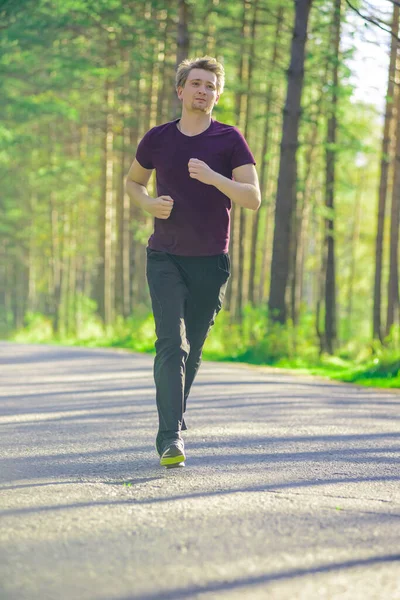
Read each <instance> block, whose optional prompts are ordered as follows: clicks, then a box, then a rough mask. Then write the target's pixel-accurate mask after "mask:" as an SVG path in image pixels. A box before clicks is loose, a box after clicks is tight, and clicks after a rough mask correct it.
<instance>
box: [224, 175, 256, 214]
mask: <svg viewBox="0 0 400 600" xmlns="http://www.w3.org/2000/svg"><path fill="white" fill-rule="evenodd" d="M215 175H216V177H215V183H214V184H213V185H214V186H215V187H216V188H217V189H218V190H219V191H220V192H222V193H223V194H225V196H228V198H230V199H231V200H232V202H235V204H239V206H243V208H250V209H251V210H257V209H258V208H259V206H260V203H261V198H260V191H259V189H258V188H257V187H256V186H255V185H252V184H251V183H240V182H239V181H233V179H228V178H227V177H224V176H223V175H221V174H220V173H216V174H215Z"/></svg>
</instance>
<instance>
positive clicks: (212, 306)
mask: <svg viewBox="0 0 400 600" xmlns="http://www.w3.org/2000/svg"><path fill="white" fill-rule="evenodd" d="M229 275H230V259H229V255H228V254H218V255H215V256H177V255H176V254H167V253H166V252H158V251H156V250H151V249H150V248H147V281H148V284H149V289H150V296H151V301H152V307H153V314H154V320H155V325H156V336H157V340H156V344H155V347H156V357H155V360H154V381H155V384H156V401H157V410H158V418H159V430H158V435H157V446H158V448H161V447H162V446H163V445H164V444H165V443H166V442H168V441H172V440H174V439H178V438H180V431H181V426H182V419H183V413H184V412H185V411H186V401H187V398H188V396H189V392H190V388H191V386H192V383H193V381H194V378H195V376H196V373H197V371H198V369H199V366H200V363H201V355H202V350H203V345H204V342H205V340H206V338H207V335H208V332H209V331H210V328H211V326H212V325H213V324H214V319H215V317H216V315H217V314H218V313H219V311H220V310H221V307H222V302H223V299H224V296H225V291H226V286H227V283H228V279H229Z"/></svg>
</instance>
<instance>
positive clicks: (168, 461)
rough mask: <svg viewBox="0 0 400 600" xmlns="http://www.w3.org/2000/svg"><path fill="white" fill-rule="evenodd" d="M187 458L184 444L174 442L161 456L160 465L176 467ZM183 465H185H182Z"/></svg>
mask: <svg viewBox="0 0 400 600" xmlns="http://www.w3.org/2000/svg"><path fill="white" fill-rule="evenodd" d="M185 460H186V456H185V453H184V451H183V445H182V444H179V445H177V444H174V443H172V444H171V445H170V446H168V448H166V449H165V450H164V452H163V453H162V455H161V458H160V465H161V466H162V467H175V466H178V465H180V464H182V463H184V462H185ZM182 466H183V465H182Z"/></svg>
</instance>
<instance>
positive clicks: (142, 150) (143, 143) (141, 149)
mask: <svg viewBox="0 0 400 600" xmlns="http://www.w3.org/2000/svg"><path fill="white" fill-rule="evenodd" d="M152 146H153V144H152V129H150V131H148V132H147V133H146V134H145V135H144V137H143V138H142V139H141V140H140V142H139V145H138V147H137V150H136V160H137V161H138V163H139V164H140V165H141V166H142V167H143V168H144V169H154V165H153V160H152V153H153V147H152Z"/></svg>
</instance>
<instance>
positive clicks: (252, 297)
mask: <svg viewBox="0 0 400 600" xmlns="http://www.w3.org/2000/svg"><path fill="white" fill-rule="evenodd" d="M283 16H284V8H283V7H282V6H280V7H279V9H278V14H277V21H276V31H275V35H274V40H275V41H274V45H273V50H272V58H271V63H270V64H271V67H273V66H274V65H275V64H276V62H277V60H278V56H279V41H278V40H279V38H280V34H281V29H282V24H283ZM273 89H274V85H273V82H272V81H270V83H269V84H268V87H267V93H266V97H265V115H266V117H265V124H264V133H263V138H262V139H263V142H262V149H261V168H260V190H261V195H262V198H265V194H264V191H265V187H266V186H265V182H266V180H267V177H268V167H269V162H270V161H269V159H268V160H267V152H268V150H269V141H270V125H271V108H272V100H273ZM264 204H265V203H264ZM265 211H266V212H267V213H268V212H269V211H268V207H267V206H266V207H265ZM262 212H263V211H262V210H261V209H259V210H257V211H256V213H255V215H254V217H253V226H252V235H251V253H250V274H249V292H248V295H249V302H250V303H251V304H252V305H254V304H255V303H256V284H255V277H256V261H257V245H258V236H259V229H260V217H261V214H262ZM266 235H267V230H266V231H265V236H266ZM263 258H264V257H263ZM262 260H263V259H262ZM261 277H262V278H263V279H264V277H265V275H264V276H263V275H262V274H261ZM259 289H260V286H259V287H258V294H257V300H258V303H259V302H260V298H261V294H260V293H259Z"/></svg>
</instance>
